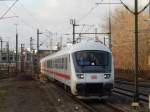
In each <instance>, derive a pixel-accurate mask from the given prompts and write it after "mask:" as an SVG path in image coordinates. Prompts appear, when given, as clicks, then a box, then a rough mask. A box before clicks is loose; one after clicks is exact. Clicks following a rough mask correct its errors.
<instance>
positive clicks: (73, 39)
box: [72, 20, 75, 44]
mask: <svg viewBox="0 0 150 112" xmlns="http://www.w3.org/2000/svg"><path fill="white" fill-rule="evenodd" d="M72 25H73V44H75V20H74V22H73V24H72Z"/></svg>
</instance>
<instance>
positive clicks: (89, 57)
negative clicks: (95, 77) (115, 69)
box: [73, 50, 111, 72]
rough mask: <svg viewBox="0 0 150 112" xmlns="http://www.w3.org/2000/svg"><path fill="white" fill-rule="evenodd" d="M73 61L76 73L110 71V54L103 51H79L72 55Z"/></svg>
mask: <svg viewBox="0 0 150 112" xmlns="http://www.w3.org/2000/svg"><path fill="white" fill-rule="evenodd" d="M73 60H74V63H75V69H76V71H78V72H109V71H111V54H110V53H108V52H105V51H94V50H91V51H79V52H76V53H74V54H73Z"/></svg>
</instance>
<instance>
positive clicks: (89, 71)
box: [73, 50, 114, 97]
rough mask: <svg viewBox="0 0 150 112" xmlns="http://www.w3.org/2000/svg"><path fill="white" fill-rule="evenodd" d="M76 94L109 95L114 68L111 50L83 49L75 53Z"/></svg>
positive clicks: (112, 82)
mask: <svg viewBox="0 0 150 112" xmlns="http://www.w3.org/2000/svg"><path fill="white" fill-rule="evenodd" d="M73 62H74V68H75V73H76V79H77V80H76V87H75V88H76V94H77V96H81V97H82V96H84V97H92V96H93V97H95V96H96V97H97V96H98V97H102V96H108V95H109V94H110V93H111V90H112V89H113V84H114V70H113V61H112V54H111V52H107V51H100V50H83V51H78V52H75V53H74V54H73Z"/></svg>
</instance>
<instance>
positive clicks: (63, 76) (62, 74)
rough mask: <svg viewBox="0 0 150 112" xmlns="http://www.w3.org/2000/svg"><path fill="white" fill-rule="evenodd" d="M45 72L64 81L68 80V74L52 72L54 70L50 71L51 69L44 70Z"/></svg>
mask: <svg viewBox="0 0 150 112" xmlns="http://www.w3.org/2000/svg"><path fill="white" fill-rule="evenodd" d="M46 71H48V72H50V73H53V74H54V75H56V76H58V77H62V78H64V79H66V80H70V75H68V74H65V73H61V72H58V71H54V70H52V69H48V70H46Z"/></svg>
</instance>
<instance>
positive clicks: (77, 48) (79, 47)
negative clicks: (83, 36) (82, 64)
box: [41, 41, 111, 61]
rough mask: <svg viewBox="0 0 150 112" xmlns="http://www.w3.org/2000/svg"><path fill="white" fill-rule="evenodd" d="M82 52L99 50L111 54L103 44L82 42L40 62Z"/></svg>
mask: <svg viewBox="0 0 150 112" xmlns="http://www.w3.org/2000/svg"><path fill="white" fill-rule="evenodd" d="M83 50H101V51H107V52H110V53H111V51H110V49H109V48H108V47H106V46H105V45H104V44H102V43H101V42H95V41H83V42H81V43H77V44H74V45H70V46H67V47H65V48H63V49H62V50H60V51H58V52H56V53H54V54H52V55H49V56H47V57H44V58H43V59H41V61H44V60H47V59H49V58H54V57H58V56H61V55H65V54H71V53H73V52H77V51H83Z"/></svg>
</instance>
